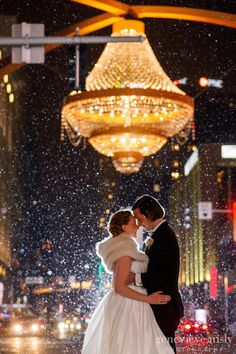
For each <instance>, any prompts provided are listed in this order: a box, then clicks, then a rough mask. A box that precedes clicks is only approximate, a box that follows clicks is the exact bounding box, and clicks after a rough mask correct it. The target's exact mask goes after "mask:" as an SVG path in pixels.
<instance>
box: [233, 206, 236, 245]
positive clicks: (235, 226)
mask: <svg viewBox="0 0 236 354" xmlns="http://www.w3.org/2000/svg"><path fill="white" fill-rule="evenodd" d="M233 240H234V242H236V202H233Z"/></svg>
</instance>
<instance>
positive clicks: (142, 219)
mask: <svg viewBox="0 0 236 354" xmlns="http://www.w3.org/2000/svg"><path fill="white" fill-rule="evenodd" d="M133 213H134V217H135V219H136V220H137V223H138V226H139V227H141V226H142V227H143V228H144V229H145V230H147V231H148V230H152V228H153V222H152V221H151V220H150V219H149V218H147V217H146V216H145V215H144V214H141V212H140V209H139V208H137V209H134V210H133Z"/></svg>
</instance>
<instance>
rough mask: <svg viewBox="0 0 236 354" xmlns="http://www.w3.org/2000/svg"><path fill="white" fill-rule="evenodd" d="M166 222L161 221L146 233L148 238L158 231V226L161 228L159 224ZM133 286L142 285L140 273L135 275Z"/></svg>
mask: <svg viewBox="0 0 236 354" xmlns="http://www.w3.org/2000/svg"><path fill="white" fill-rule="evenodd" d="M165 221H166V220H162V221H161V222H160V224H158V225H157V226H155V227H154V229H153V230H150V231H148V234H149V236H152V235H153V234H154V232H155V231H156V230H157V229H158V227H159V226H161V224H163V222H165ZM135 285H136V286H143V283H142V278H141V274H140V273H136V274H135Z"/></svg>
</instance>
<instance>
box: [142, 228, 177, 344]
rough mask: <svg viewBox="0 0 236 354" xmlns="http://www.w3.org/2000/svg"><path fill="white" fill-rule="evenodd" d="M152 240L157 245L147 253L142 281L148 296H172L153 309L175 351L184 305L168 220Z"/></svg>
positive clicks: (174, 238)
mask: <svg viewBox="0 0 236 354" xmlns="http://www.w3.org/2000/svg"><path fill="white" fill-rule="evenodd" d="M152 238H153V240H154V243H153V244H152V245H151V246H150V247H149V248H147V250H146V254H147V255H148V257H149V264H148V269H147V272H146V273H142V274H141V279H142V283H143V286H144V287H145V288H146V289H147V292H148V294H151V293H153V292H155V291H163V293H164V294H166V295H170V296H171V300H170V302H169V303H168V304H166V305H151V306H152V310H153V312H154V316H155V318H156V321H157V323H158V325H159V327H160V328H161V330H162V332H163V333H164V335H165V336H166V337H167V338H169V342H170V344H171V346H172V347H173V349H174V350H175V346H174V336H175V331H176V329H177V327H178V324H179V320H180V318H181V317H182V316H183V303H182V300H181V297H180V294H179V291H178V276H179V246H178V242H177V239H176V236H175V233H174V232H173V230H171V228H170V227H169V225H168V223H167V222H166V221H164V222H163V223H162V224H161V225H160V226H159V227H158V228H157V230H156V231H155V232H154V234H153V235H152ZM171 342H172V343H171Z"/></svg>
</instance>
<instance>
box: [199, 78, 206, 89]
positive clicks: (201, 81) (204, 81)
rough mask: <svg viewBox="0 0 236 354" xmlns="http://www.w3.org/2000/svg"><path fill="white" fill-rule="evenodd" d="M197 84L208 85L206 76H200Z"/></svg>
mask: <svg viewBox="0 0 236 354" xmlns="http://www.w3.org/2000/svg"><path fill="white" fill-rule="evenodd" d="M199 85H200V86H202V87H208V78H207V77H200V79H199Z"/></svg>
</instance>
